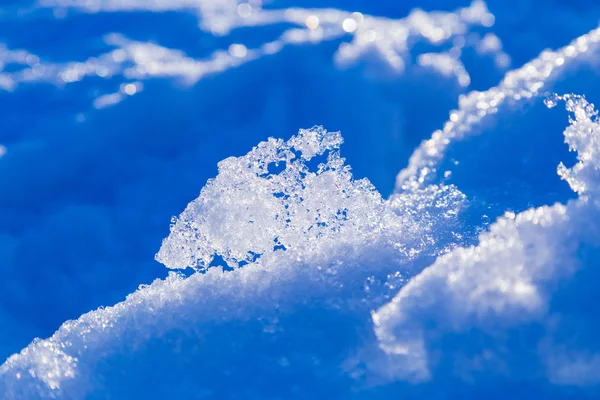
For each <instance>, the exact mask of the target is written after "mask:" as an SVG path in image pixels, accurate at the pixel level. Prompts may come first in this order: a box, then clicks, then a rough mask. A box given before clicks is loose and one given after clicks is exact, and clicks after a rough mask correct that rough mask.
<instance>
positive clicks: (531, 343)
mask: <svg viewBox="0 0 600 400" xmlns="http://www.w3.org/2000/svg"><path fill="white" fill-rule="evenodd" d="M557 99H560V100H564V101H565V102H566V104H567V109H568V110H569V111H570V112H571V113H572V115H573V117H572V119H571V124H570V125H569V127H568V128H567V129H566V130H565V142H566V143H567V144H568V145H569V147H570V149H571V150H574V151H577V159H578V162H577V163H576V164H575V166H573V167H571V168H567V167H565V166H564V165H563V164H561V165H560V167H559V170H558V172H559V175H560V176H561V177H562V178H563V179H565V180H567V182H568V183H569V185H570V186H571V188H572V189H573V190H574V191H576V192H577V193H578V194H579V198H578V199H576V200H572V201H570V202H568V203H567V204H565V205H563V204H556V205H553V206H544V207H539V208H535V209H529V210H526V211H524V212H521V213H519V214H517V215H515V214H514V213H510V212H509V213H506V214H505V216H504V217H502V218H500V219H499V220H498V221H497V222H495V223H494V224H492V225H491V226H490V230H489V232H486V233H483V234H481V236H480V237H479V244H478V245H476V246H473V247H469V248H458V249H455V250H453V251H452V252H451V253H449V254H447V255H445V256H442V257H440V258H438V259H437V260H436V262H435V263H434V264H433V265H432V266H430V267H428V268H427V269H425V270H424V271H423V272H422V273H421V274H419V275H418V276H416V277H415V278H414V279H413V280H412V281H411V282H409V283H408V284H407V285H406V286H404V287H403V288H402V289H401V290H400V292H399V293H398V295H397V296H396V297H395V298H394V299H393V300H392V301H391V302H390V303H389V304H387V305H385V306H384V307H382V308H381V309H379V310H378V311H377V312H376V313H374V314H373V320H374V323H375V327H376V328H375V329H376V333H377V336H378V338H379V340H380V345H381V347H382V348H383V349H384V350H385V351H386V352H387V353H389V354H390V355H391V357H392V358H393V359H394V362H393V367H392V368H391V369H390V370H388V371H386V372H387V373H389V374H390V375H392V376H397V377H398V376H399V377H403V378H406V379H413V380H427V379H432V378H434V377H435V376H436V375H440V374H448V373H449V374H456V375H459V376H463V377H469V376H470V377H473V376H476V375H477V374H481V373H484V372H485V373H490V372H492V373H496V374H505V373H506V372H507V371H511V375H512V377H513V378H517V377H521V378H526V379H530V378H533V377H537V376H540V375H541V376H544V375H545V376H546V377H547V378H548V379H549V380H550V381H553V382H555V383H559V384H561V383H562V384H596V383H599V382H600V380H599V379H598V376H600V375H599V374H598V372H599V370H598V367H597V362H596V361H594V360H595V359H596V358H597V357H598V355H597V354H600V353H595V352H599V351H600V348H598V347H597V346H596V345H589V344H588V346H587V347H586V344H585V342H584V341H583V340H580V341H574V337H576V336H581V335H585V332H586V331H587V330H589V329H593V328H592V327H591V326H593V324H591V325H590V324H589V321H590V318H591V316H590V315H589V314H587V313H585V312H583V313H573V311H572V310H569V309H564V308H563V307H562V305H561V301H562V300H561V298H562V297H564V296H567V295H568V293H569V292H571V293H573V292H576V291H577V290H578V289H577V287H581V286H585V285H584V284H583V283H582V282H581V281H576V285H575V287H569V288H566V289H565V287H564V286H565V285H564V283H563V282H565V281H568V280H570V279H573V276H574V274H575V273H576V272H577V271H578V270H580V269H592V270H593V269H594V268H595V265H594V264H595V261H593V260H590V261H586V259H585V257H583V258H582V257H581V256H582V254H585V253H586V252H591V251H595V250H594V249H598V248H600V231H599V229H598V224H597V221H598V218H599V217H600V209H599V203H598V197H597V196H598V195H597V187H598V182H600V176H599V170H600V165H599V164H598V151H599V150H600V147H599V144H600V140H599V139H600V123H599V121H598V118H597V112H596V111H595V110H594V108H593V105H591V104H589V103H588V102H587V101H586V100H585V99H584V98H583V97H580V96H574V95H567V96H563V97H556V98H555V99H554V101H556V100H557ZM584 249H585V250H584ZM582 251H583V253H582ZM590 272H591V273H592V274H594V276H595V274H597V273H594V272H593V271H588V273H590ZM565 293H567V295H565ZM571 295H572V294H571ZM591 320H593V318H591ZM574 322H576V324H575V325H573V326H577V329H575V330H573V329H572V326H571V324H573V323H574ZM582 324H584V326H582ZM585 324H588V325H587V326H585ZM570 328H571V329H570ZM536 329H538V330H539V331H537V332H536ZM517 338H518V339H517ZM515 340H516V342H515ZM450 343H451V344H450ZM579 346H582V347H584V349H585V350H584V349H580V348H579ZM565 349H567V353H568V354H571V355H574V356H573V360H568V359H565V358H564V357H562V356H558V357H559V358H560V357H562V358H561V360H560V361H557V359H556V357H557V353H559V352H558V350H561V351H563V352H564V350H565ZM586 359H587V360H588V361H586ZM442 365H443V366H444V367H443V368H444V371H442V370H441V368H442ZM571 367H572V368H576V370H577V371H578V373H577V374H575V373H568V370H569V368H571ZM566 374H568V375H566ZM594 377H595V378H594Z"/></svg>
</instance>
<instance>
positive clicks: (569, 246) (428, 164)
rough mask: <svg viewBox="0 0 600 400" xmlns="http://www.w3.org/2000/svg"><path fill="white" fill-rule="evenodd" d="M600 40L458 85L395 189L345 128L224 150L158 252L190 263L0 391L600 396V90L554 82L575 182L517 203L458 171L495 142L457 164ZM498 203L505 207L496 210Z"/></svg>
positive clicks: (39, 358) (50, 342)
mask: <svg viewBox="0 0 600 400" xmlns="http://www.w3.org/2000/svg"><path fill="white" fill-rule="evenodd" d="M46 3H49V2H46ZM73 4H75V3H73ZM107 4H113V3H107ZM114 4H119V3H114ZM156 4H158V5H159V6H160V7H163V6H164V4H166V3H162V2H159V3H156ZM199 4H203V3H199ZM184 5H186V6H187V5H189V4H188V3H185V4H184ZM235 5H237V3H235ZM599 41H600V31H599V30H594V31H592V32H590V33H589V34H587V35H584V36H582V37H580V38H578V39H577V40H575V41H574V42H573V43H572V44H570V45H569V46H566V47H565V48H563V49H560V50H558V51H556V52H551V51H546V52H544V53H542V54H541V56H540V57H539V58H537V59H535V60H533V61H532V62H530V63H528V64H526V65H525V66H523V67H522V68H520V69H518V70H515V71H511V72H509V73H508V74H507V75H506V77H505V79H504V80H503V81H502V82H501V84H500V85H499V86H497V87H494V88H492V89H490V90H488V91H485V92H472V93H471V94H469V95H467V96H464V97H462V98H461V100H460V104H459V108H458V110H455V111H452V112H451V113H450V120H449V121H448V122H447V123H446V125H445V126H444V127H443V130H440V131H436V132H435V133H434V134H433V136H432V138H431V139H429V140H427V141H425V142H423V143H422V145H421V146H420V147H419V148H417V150H416V151H415V152H414V154H413V156H412V157H411V160H410V161H409V165H408V167H407V168H406V169H404V170H403V171H402V172H401V173H400V174H399V175H398V179H397V187H396V191H395V193H394V194H392V195H391V196H390V197H389V198H388V199H383V198H382V196H381V195H380V194H379V193H378V192H377V191H376V190H375V188H374V187H373V185H371V184H370V182H369V181H368V180H367V179H355V178H354V177H353V176H352V173H351V170H350V167H349V166H348V165H346V164H345V160H344V159H343V158H342V157H341V155H340V146H341V145H342V136H341V134H340V133H337V132H328V131H326V130H325V129H324V128H321V127H315V128H312V129H305V130H300V131H299V133H298V134H297V135H296V136H293V137H292V138H290V139H289V140H287V141H285V140H282V139H269V140H268V141H266V142H262V143H260V144H259V145H257V146H256V147H255V148H253V149H252V150H250V152H249V153H248V154H246V155H245V156H241V157H232V158H228V159H226V160H224V161H222V162H221V163H219V172H218V175H217V176H216V177H215V178H214V179H211V180H209V182H207V184H206V185H205V186H204V188H203V189H202V191H201V193H200V196H199V197H198V198H197V199H196V200H194V201H192V202H191V203H190V204H189V205H188V207H187V208H186V209H185V210H184V211H183V213H182V214H181V215H180V216H179V217H178V218H175V219H174V221H173V224H172V226H171V233H170V235H169V237H167V238H166V239H165V241H164V242H163V245H162V247H161V249H160V251H159V253H158V254H157V259H158V260H160V261H161V262H163V263H164V264H165V265H166V266H167V267H169V268H172V269H178V270H179V269H183V270H185V269H187V268H192V270H195V271H194V273H192V274H191V275H189V276H186V275H184V274H182V273H176V272H172V273H171V274H170V275H169V277H168V278H167V279H165V280H156V281H155V282H154V283H152V284H151V285H149V286H145V287H140V289H139V290H138V291H136V292H135V293H133V294H131V295H129V296H128V297H127V299H126V300H125V301H123V302H121V303H118V304H116V305H114V306H111V307H106V308H101V309H98V310H96V311H92V312H90V313H88V314H85V315H83V316H81V317H80V318H79V319H77V320H75V321H68V322H66V323H65V324H64V325H63V326H62V327H61V328H60V329H59V330H58V331H57V332H56V333H55V334H54V335H53V336H52V337H50V338H48V339H45V340H35V341H34V342H33V343H32V344H31V345H29V346H28V347H27V348H26V349H24V350H23V351H22V352H21V353H19V354H16V355H14V356H12V357H10V358H9V359H8V360H7V361H6V363H5V364H3V365H2V366H1V367H0V393H2V395H3V396H4V397H3V398H7V399H36V398H59V399H102V398H261V399H267V398H273V399H274V398H368V399H378V398H382V399H383V398H394V397H406V398H423V397H425V398H444V396H449V397H456V398H458V397H460V396H465V395H473V396H486V397H491V398H503V397H510V396H513V395H514V396H517V395H523V394H527V395H530V396H537V397H543V398H552V397H563V398H569V397H572V396H576V397H578V398H585V397H586V396H587V397H594V396H595V395H596V394H597V393H598V391H597V385H598V383H599V380H600V353H598V352H599V351H600V348H599V343H598V340H597V339H596V335H595V334H594V332H596V331H597V328H598V324H597V323H596V322H595V321H596V320H597V315H598V312H597V311H596V309H595V307H594V302H593V299H594V297H593V296H594V295H593V292H594V289H595V285H594V283H595V282H596V280H597V276H598V275H597V273H596V272H595V270H594V268H595V265H596V264H597V260H598V254H599V253H598V246H599V245H600V224H599V222H598V221H600V219H599V218H598V217H600V215H599V212H598V197H597V196H598V190H599V189H600V187H598V184H599V182H600V181H599V179H600V177H599V172H598V171H599V169H600V158H599V154H598V153H599V151H600V149H599V147H598V146H599V145H600V123H599V122H598V119H597V114H596V111H595V110H594V108H593V106H592V105H591V104H589V103H588V102H587V101H586V100H585V99H584V98H583V97H580V96H576V95H564V96H550V97H548V100H547V103H548V104H549V105H551V106H553V105H555V104H556V103H557V102H559V103H560V102H565V103H566V105H567V110H568V111H569V113H570V114H571V117H570V120H569V125H568V127H567V128H566V130H565V132H564V137H565V141H566V143H567V144H568V146H569V148H570V149H571V150H574V151H575V152H576V154H577V160H576V163H575V164H574V165H573V166H565V164H560V165H559V166H558V174H559V176H560V177H561V178H562V179H564V180H565V181H566V182H567V183H568V185H569V186H570V187H571V189H572V191H573V196H575V197H576V198H571V199H570V200H568V199H567V200H566V201H564V202H563V203H556V204H547V205H542V206H536V207H528V206H527V204H526V203H522V202H517V203H516V204H515V205H514V206H513V205H511V204H508V203H507V201H506V200H505V198H503V197H501V196H498V197H497V198H492V196H491V195H490V194H489V193H488V192H481V193H479V192H478V193H477V196H470V195H469V191H468V190H466V189H464V190H463V189H462V187H461V184H460V183H461V182H463V181H461V179H460V178H456V180H455V181H453V177H454V176H459V177H460V175H461V174H463V175H464V174H466V173H469V174H470V173H472V174H475V173H476V172H477V171H474V170H469V166H470V167H473V165H475V167H482V169H483V166H484V165H485V163H486V162H488V161H489V160H488V159H486V157H487V156H488V155H489V154H490V153H486V152H485V151H481V152H475V153H476V154H474V156H473V157H474V161H473V160H471V161H470V162H471V164H469V163H467V162H465V163H460V162H458V160H455V159H454V158H455V157H457V158H458V157H459V156H461V155H463V156H464V154H461V152H460V148H459V147H454V146H459V145H460V143H461V141H465V143H466V144H467V145H466V147H465V148H466V150H464V153H465V154H466V153H469V155H470V147H469V146H470V145H473V146H475V145H476V144H477V143H476V142H473V141H470V142H469V139H473V138H476V139H479V140H482V141H486V140H492V139H494V135H498V134H499V133H498V131H497V130H495V129H494V126H495V125H498V124H502V122H503V119H504V118H506V117H508V116H510V115H511V113H512V112H514V110H519V111H524V112H525V113H527V112H529V110H530V108H529V107H531V103H534V102H535V101H536V99H537V100H540V99H541V98H542V97H544V96H546V92H549V91H552V90H553V82H555V81H556V80H558V79H559V78H560V77H562V76H564V74H566V71H574V70H576V69H577V68H581V66H582V65H585V64H591V65H592V66H594V65H595V64H594V63H595V61H596V57H597V54H598V42H599ZM428 60H429V61H428ZM431 60H432V58H431V57H429V59H426V60H423V62H424V63H427V62H430V61H431ZM461 76H464V75H461ZM459 79H460V78H459ZM545 112H549V111H547V110H545ZM492 117H493V118H492ZM541 118H543V117H541ZM543 134H544V133H543V132H530V135H531V136H542V135H543ZM551 139H553V140H554V139H557V138H551ZM515 147H518V143H517V144H516V146H515ZM481 148H484V149H485V147H478V149H481ZM457 149H458V150H457ZM521 150H522V149H521ZM452 151H454V152H452ZM487 151H488V152H491V151H492V150H490V149H487ZM515 153H517V152H516V151H515ZM505 156H506V157H507V159H508V162H509V163H510V162H518V159H519V156H518V155H514V154H505ZM511 157H512V158H511ZM534 160H535V158H534ZM565 162H567V161H565ZM464 165H466V166H464ZM567 165H569V164H567ZM531 168H536V165H535V164H534V165H532V166H531ZM465 169H467V170H466V171H465ZM543 173H547V174H552V173H553V171H543ZM517 175H519V174H518V173H516V175H515V176H516V178H515V179H518V176H517ZM511 178H514V177H511ZM494 184H495V183H494V182H490V183H489V186H493V185H494ZM490 193H491V192H490ZM527 195H530V193H529V192H528V193H525V194H524V195H523V196H527ZM515 197H518V196H515ZM539 198H541V199H544V200H545V199H546V197H544V196H540V197H539ZM494 199H495V200H496V201H492V200H494ZM498 199H499V200H498ZM503 207H504V210H502V208H503ZM499 211H501V213H499ZM504 211H507V212H506V213H504ZM484 214H485V215H484ZM487 214H489V215H491V216H492V217H493V218H495V217H496V216H497V215H501V216H500V217H499V218H498V219H497V220H496V221H495V222H492V223H490V222H489V217H488V215H487ZM185 272H187V271H185ZM584 296H587V297H589V298H590V299H592V300H590V302H587V301H585V300H582V297H584ZM250 365H251V367H249V366H250ZM499 388H501V389H502V390H501V391H498V389H499Z"/></svg>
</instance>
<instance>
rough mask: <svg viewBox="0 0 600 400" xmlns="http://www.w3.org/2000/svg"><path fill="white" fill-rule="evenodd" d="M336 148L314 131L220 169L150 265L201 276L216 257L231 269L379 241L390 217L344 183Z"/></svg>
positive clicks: (371, 193) (366, 186) (336, 139)
mask: <svg viewBox="0 0 600 400" xmlns="http://www.w3.org/2000/svg"><path fill="white" fill-rule="evenodd" d="M341 143H342V138H341V135H340V134H339V133H333V132H327V131H325V130H324V129H323V128H319V127H317V128H313V129H310V130H301V131H300V132H299V134H298V135H297V136H294V137H292V138H291V139H289V140H288V141H287V142H284V141H283V140H281V139H279V140H275V139H270V140H269V141H268V142H264V143H261V144H260V145H259V146H257V147H255V148H254V149H253V150H252V151H251V152H250V153H248V154H247V155H246V156H243V157H240V158H233V157H232V158H229V159H226V160H224V161H221V162H220V163H219V175H218V176H217V177H216V178H215V179H211V180H209V182H208V183H207V184H206V186H205V187H204V189H202V192H201V193H200V197H198V199H196V200H194V201H193V202H191V203H190V204H189V205H188V207H187V208H186V210H185V211H184V212H183V213H182V214H181V216H180V217H179V218H178V219H176V221H175V223H174V224H173V226H172V227H171V234H170V235H169V237H168V238H167V239H166V240H165V241H164V242H163V245H162V248H161V250H160V252H159V253H158V255H157V260H158V261H160V262H162V263H163V264H165V265H166V266H168V267H169V268H186V267H192V268H200V269H204V268H207V267H208V266H209V265H210V263H211V261H212V260H213V258H214V256H215V255H218V256H221V257H222V258H223V259H224V260H225V261H226V262H227V264H228V265H229V266H231V267H237V266H239V263H240V262H251V261H253V260H255V259H256V257H258V256H260V255H263V254H265V253H267V252H272V251H276V250H277V249H293V250H294V251H297V252H305V251H308V250H309V249H311V251H317V252H320V251H326V249H327V248H328V247H330V246H331V243H332V241H336V243H337V244H342V243H352V242H356V241H358V242H364V241H365V240H366V236H377V235H380V234H381V229H382V228H383V227H384V226H385V224H384V221H385V223H386V224H388V225H389V226H393V225H394V220H395V219H396V218H397V217H396V215H395V214H393V213H390V212H387V210H386V208H385V206H384V203H383V201H382V199H381V196H380V195H379V193H378V192H377V191H376V190H375V188H374V187H373V186H372V185H371V183H370V182H369V181H367V180H366V179H360V180H356V181H355V180H353V179H352V175H351V173H350V168H349V167H348V166H344V160H343V159H342V158H340V155H339V152H338V148H339V146H340V144H341ZM316 156H325V157H327V160H326V162H323V163H321V164H319V165H318V166H317V167H316V168H314V169H313V170H311V168H309V167H308V166H307V162H310V161H311V160H312V159H313V158H315V157H316ZM274 169H279V170H280V171H276V172H273V170H274ZM319 249H322V250H319Z"/></svg>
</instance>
